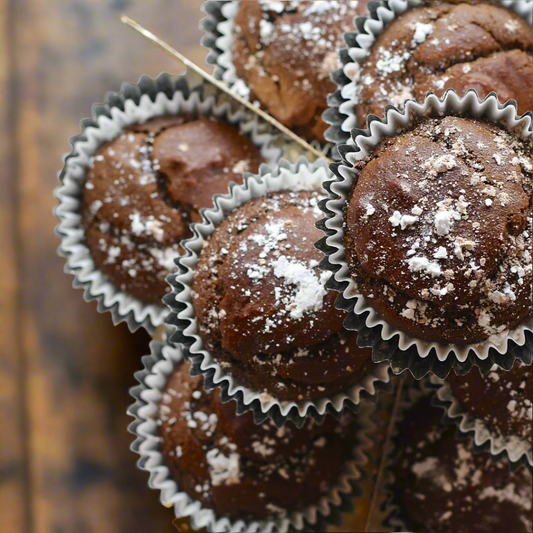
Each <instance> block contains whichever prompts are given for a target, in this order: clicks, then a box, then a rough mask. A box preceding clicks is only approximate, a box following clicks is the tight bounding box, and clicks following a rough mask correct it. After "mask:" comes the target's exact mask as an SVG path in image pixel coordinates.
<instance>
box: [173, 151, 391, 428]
mask: <svg viewBox="0 0 533 533" xmlns="http://www.w3.org/2000/svg"><path fill="white" fill-rule="evenodd" d="M327 179H331V174H330V173H329V171H328V168H327V164H326V162H325V161H322V160H320V161H317V162H315V163H313V164H310V163H309V162H308V161H307V159H305V158H303V157H302V158H301V159H300V160H299V161H298V162H297V163H296V164H294V165H293V164H290V163H288V162H287V161H285V160H282V161H281V162H280V164H279V166H278V167H276V169H275V170H271V169H269V168H267V167H266V165H264V166H262V167H261V169H260V173H259V175H256V176H247V177H246V179H245V183H244V184H243V185H234V186H232V187H230V193H229V194H227V195H223V196H222V195H218V196H215V198H214V200H215V206H216V207H215V208H214V209H206V210H203V211H202V217H203V220H204V222H203V223H200V224H193V225H192V226H191V228H192V231H193V234H194V237H192V238H191V239H189V240H186V241H184V242H183V247H184V248H185V250H186V254H185V255H183V256H182V257H180V258H179V259H178V261H177V262H178V266H179V273H178V274H175V275H171V276H169V278H168V280H169V283H170V284H171V286H172V293H171V294H169V295H168V296H166V297H165V300H164V301H165V302H166V303H167V304H168V306H169V307H170V308H171V313H170V314H169V317H168V319H167V322H168V324H170V325H172V326H175V327H176V328H177V331H176V332H175V333H174V335H173V336H172V339H171V340H172V341H173V342H176V343H177V342H179V343H182V344H184V345H185V346H186V357H187V358H188V359H190V360H191V361H192V365H193V371H192V373H193V374H194V375H199V374H202V375H203V376H204V381H205V387H206V388H207V389H208V390H212V389H213V388H215V387H220V388H221V389H222V398H223V400H224V401H228V400H229V399H235V400H236V401H237V404H238V412H239V414H242V413H243V412H245V411H249V410H252V411H253V412H254V415H255V420H256V422H258V423H261V422H262V421H264V420H265V419H266V418H272V419H273V420H274V421H275V422H276V424H278V425H282V424H283V423H284V422H285V421H286V420H288V419H290V420H293V421H294V422H295V423H296V424H297V425H301V424H303V422H304V419H305V418H306V417H307V416H312V417H313V418H315V420H316V421H317V422H319V423H321V422H322V421H323V420H324V417H325V415H326V414H328V413H332V414H335V415H336V416H340V414H341V413H342V411H343V409H344V408H345V407H349V408H351V409H352V410H354V411H355V410H357V406H358V405H359V404H360V403H361V401H362V400H363V399H364V398H365V397H366V398H369V397H373V398H376V396H377V394H378V392H379V391H380V390H382V389H385V390H389V388H390V382H391V376H390V373H389V368H388V365H379V366H376V367H375V368H374V369H373V371H372V372H371V373H370V374H369V375H368V376H367V377H365V378H364V379H363V380H362V381H361V383H359V384H357V385H356V386H354V387H352V388H351V389H350V390H348V391H346V392H343V393H339V394H336V395H334V396H332V397H331V398H322V399H319V400H314V401H313V400H306V401H299V402H297V401H281V400H277V399H276V398H274V397H272V396H271V395H269V394H267V393H260V392H257V391H254V390H251V389H249V388H247V387H244V386H242V385H239V384H238V383H236V382H235V381H234V379H233V377H232V375H231V373H230V372H228V371H227V370H225V369H223V368H222V367H221V365H220V364H219V363H218V362H217V361H216V360H215V359H214V358H213V357H212V355H211V354H210V353H209V352H208V351H207V350H206V349H205V348H204V344H203V342H202V339H201V337H200V335H199V333H198V325H197V323H196V316H195V312H194V307H193V305H192V302H191V283H192V278H193V271H194V269H195V268H196V265H197V263H198V256H199V254H200V253H201V251H202V249H203V246H204V245H205V241H206V240H208V239H209V236H210V235H211V234H212V233H213V232H214V231H215V229H216V228H217V227H218V226H219V225H220V223H221V222H222V221H223V220H224V218H225V217H226V216H227V215H228V214H229V213H230V212H232V211H234V210H235V209H236V208H238V207H239V206H241V205H243V204H244V203H246V202H248V201H249V200H251V199H253V198H259V197H263V196H266V195H267V194H268V193H270V192H275V191H283V190H321V188H322V184H323V182H324V181H325V180H327Z"/></svg>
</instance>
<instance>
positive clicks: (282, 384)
mask: <svg viewBox="0 0 533 533" xmlns="http://www.w3.org/2000/svg"><path fill="white" fill-rule="evenodd" d="M318 201H319V195H318V193H316V192H290V191H286V192H281V193H274V194H271V195H270V196H268V197H265V198H257V199H255V200H251V201H250V202H248V203H246V204H244V205H243V206H242V207H240V208H239V209H237V210H236V211H234V212H233V213H232V214H230V215H229V216H228V217H227V218H226V219H225V220H224V221H223V222H222V224H221V225H220V226H219V227H218V228H217V229H216V230H215V232H214V233H213V234H212V236H211V238H210V240H209V243H208V244H207V246H206V247H205V248H204V250H203V251H202V253H201V255H200V258H199V262H198V265H197V268H196V271H195V273H194V280H193V284H192V302H193V305H194V309H195V312H196V317H197V321H198V326H199V331H200V335H201V337H202V339H203V341H204V344H205V346H206V349H207V350H209V351H210V352H211V354H212V355H213V356H214V357H215V358H216V359H217V360H218V361H219V362H220V364H221V365H222V366H223V367H224V368H228V369H230V371H231V374H232V375H233V376H234V377H235V379H236V381H237V382H239V383H240V384H243V385H245V386H247V387H249V388H251V389H254V390H256V391H260V392H268V393H270V394H272V395H273V396H275V397H276V398H279V399H283V400H303V399H310V398H313V399H314V398H320V397H325V396H330V395H332V394H335V393H337V392H340V391H342V390H346V389H347V388H349V387H350V386H352V385H354V384H356V383H358V382H359V381H361V379H362V378H363V376H366V375H367V374H368V372H369V369H370V368H371V367H372V365H373V363H372V362H371V360H370V356H371V351H370V350H366V349H365V350H363V349H360V348H358V346H357V342H356V335H355V334H354V333H352V332H347V331H345V330H344V329H343V321H344V318H345V313H344V312H341V311H338V310H336V309H335V306H334V301H335V293H333V292H329V291H327V290H326V288H325V286H324V284H325V282H326V281H327V279H328V278H329V273H325V272H322V271H321V270H320V268H319V262H320V260H321V258H322V256H321V253H320V252H319V251H318V250H317V249H316V248H315V246H314V243H315V242H316V241H317V240H318V239H319V238H320V231H319V230H317V229H316V227H315V223H316V222H317V221H318V220H319V219H321V218H322V216H323V215H322V214H321V211H320V210H319V208H318V205H317V202H318Z"/></svg>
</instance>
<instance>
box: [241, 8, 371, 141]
mask: <svg viewBox="0 0 533 533" xmlns="http://www.w3.org/2000/svg"><path fill="white" fill-rule="evenodd" d="M367 4H368V0H360V1H359V2H351V1H350V2H347V1H344V0H343V1H338V2H337V1H319V2H299V1H298V2H294V1H288V2H279V1H259V2H241V4H240V8H239V13H238V14H237V18H236V21H235V23H236V30H235V42H234V50H233V58H234V59H233V61H234V64H235V67H236V69H237V74H238V76H239V77H240V78H241V79H243V80H245V82H246V84H247V87H248V88H249V89H250V90H251V93H252V94H251V97H252V99H256V98H257V99H258V100H259V101H260V102H261V103H262V104H263V105H264V107H265V108H266V109H267V110H268V111H269V112H270V113H271V114H272V115H274V116H275V117H276V118H277V119H278V120H280V121H281V122H282V123H283V124H285V125H286V126H287V127H289V128H291V129H294V130H296V131H297V132H298V133H299V134H300V135H303V136H305V137H307V138H308V139H310V140H319V141H322V142H324V140H325V139H324V132H325V130H326V129H327V127H328V126H327V125H326V123H325V122H324V121H323V120H322V118H321V116H322V113H323V112H324V111H325V110H326V109H327V95H328V94H330V93H332V92H334V91H335V88H336V87H335V84H334V83H333V82H332V81H331V79H330V75H331V74H332V73H333V72H334V71H335V70H337V69H338V68H339V67H340V62H339V58H338V51H339V49H340V48H346V43H345V42H344V38H343V35H344V33H345V32H347V31H351V30H353V29H354V28H355V23H354V20H355V17H356V16H359V15H362V14H365V12H366V9H367Z"/></svg>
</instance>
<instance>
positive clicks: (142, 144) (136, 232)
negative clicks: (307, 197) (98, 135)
mask: <svg viewBox="0 0 533 533" xmlns="http://www.w3.org/2000/svg"><path fill="white" fill-rule="evenodd" d="M261 161H262V160H261V155H260V153H259V151H258V150H257V148H256V147H255V146H254V145H253V144H252V142H251V141H250V140H249V139H248V138H247V137H246V136H243V135H241V134H240V133H239V131H238V130H237V129H235V128H233V127H232V126H230V125H228V124H226V123H224V122H221V121H219V120H215V119H213V118H199V119H195V118H193V117H184V116H165V117H159V118H154V119H152V120H149V121H148V122H146V123H145V124H139V125H135V126H131V127H129V128H127V129H126V130H125V131H124V132H123V133H122V134H121V135H120V136H119V137H117V138H116V139H115V140H113V141H111V142H108V143H106V144H104V145H103V146H101V147H100V148H99V149H98V151H97V152H96V155H95V157H94V161H93V164H92V166H91V168H90V169H89V171H88V175H87V182H86V184H85V191H84V194H83V211H82V222H83V227H84V228H85V232H86V242H87V246H88V247H89V249H90V250H91V253H92V256H93V258H94V260H95V262H96V264H97V265H98V268H99V269H100V270H101V271H102V272H103V273H104V274H105V275H106V276H107V277H108V278H109V279H110V280H111V282H112V283H114V284H115V285H116V286H118V287H120V288H121V289H122V290H123V291H125V292H127V293H129V294H131V295H133V296H135V297H136V298H139V299H140V300H143V301H144V302H147V303H156V304H157V303H160V302H161V298H162V297H163V296H164V295H165V293H166V292H167V284H166V281H165V279H166V277H167V275H168V274H169V272H170V271H172V270H174V259H175V258H176V257H178V255H179V253H180V252H179V248H178V245H179V242H180V241H181V240H182V239H183V238H185V237H188V236H189V235H190V232H189V224H190V223H191V222H195V221H199V220H200V216H199V209H201V208H203V207H211V206H212V205H213V200H212V198H213V194H217V193H225V192H227V190H228V184H229V183H230V182H231V181H235V182H238V183H242V181H243V172H245V171H249V172H257V170H258V168H259V165H260V163H261Z"/></svg>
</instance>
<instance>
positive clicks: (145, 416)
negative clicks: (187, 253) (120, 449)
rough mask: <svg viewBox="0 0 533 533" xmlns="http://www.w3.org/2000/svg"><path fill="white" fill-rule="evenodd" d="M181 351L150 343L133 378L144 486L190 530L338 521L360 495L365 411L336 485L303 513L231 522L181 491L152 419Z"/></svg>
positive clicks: (368, 436) (367, 431) (296, 527)
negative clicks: (146, 478)
mask: <svg viewBox="0 0 533 533" xmlns="http://www.w3.org/2000/svg"><path fill="white" fill-rule="evenodd" d="M182 359H183V352H182V349H181V348H180V347H178V346H176V347H173V346H171V345H169V344H162V343H159V342H152V343H151V355H149V356H146V357H143V359H142V362H143V365H144V369H143V370H142V371H140V372H138V373H136V375H135V377H136V379H137V381H138V382H139V383H140V385H138V386H136V387H134V388H132V389H131V395H132V396H133V398H134V399H135V403H134V404H133V405H132V406H131V407H130V409H129V410H128V414H129V415H130V416H132V417H133V418H134V419H135V420H134V421H133V422H132V423H131V424H130V426H129V431H130V432H131V433H133V434H134V435H135V436H136V439H135V441H134V443H133V444H132V446H131V449H132V451H134V452H135V453H137V454H139V455H140V459H139V461H138V463H137V464H138V467H139V468H140V469H141V470H144V471H147V472H149V474H150V480H149V486H150V488H152V489H156V490H159V491H161V503H162V504H163V505H164V506H166V507H173V508H174V512H175V515H176V517H177V518H190V520H191V525H192V527H193V528H194V529H195V530H198V529H201V528H207V530H208V531H210V532H232V533H234V532H235V533H238V532H246V533H248V532H251V533H255V532H257V533H263V532H280V533H285V532H288V531H326V528H327V526H328V524H334V523H336V522H337V521H338V519H339V517H340V514H341V513H343V512H346V511H349V510H351V508H352V507H353V498H354V496H358V495H360V494H361V490H360V487H359V484H360V483H361V481H362V480H363V479H364V474H363V473H362V470H361V468H362V466H363V465H365V464H366V463H367V462H368V450H369V449H370V447H371V446H372V445H373V444H372V442H373V441H372V439H373V435H374V434H375V424H374V422H372V418H371V416H370V413H369V412H365V413H364V414H360V415H358V417H357V428H358V429H357V443H358V444H357V446H356V447H355V448H354V452H353V456H352V458H351V459H349V460H347V462H346V465H345V468H344V472H343V473H342V475H341V477H340V479H339V481H338V483H337V485H336V486H334V487H332V488H331V490H330V491H329V493H328V494H327V495H326V496H324V497H322V499H321V500H320V501H319V502H318V503H317V504H316V505H313V506H309V507H308V508H307V509H306V510H305V511H303V512H292V513H289V514H288V515H287V517H286V518H275V519H274V518H273V519H271V520H262V521H249V522H245V521H242V520H239V521H231V520H229V519H227V518H223V517H219V516H216V515H215V513H214V511H212V510H210V509H206V508H204V507H203V506H202V504H201V503H200V502H198V501H195V500H193V499H192V498H191V497H190V496H189V495H188V494H186V493H185V492H181V491H180V489H179V486H178V484H177V483H176V481H175V480H174V479H173V477H172V475H171V473H170V470H169V468H168V467H167V466H166V464H165V458H164V456H163V453H162V449H161V439H160V437H159V434H158V426H157V424H156V419H157V415H158V411H159V403H160V401H161V398H162V395H163V392H164V389H165V386H166V384H167V381H168V379H169V377H170V375H171V374H172V372H173V371H174V369H175V368H176V366H177V364H178V363H179V362H180V361H182Z"/></svg>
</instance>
